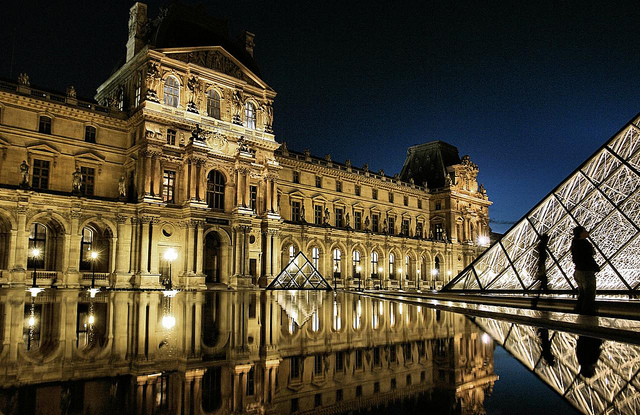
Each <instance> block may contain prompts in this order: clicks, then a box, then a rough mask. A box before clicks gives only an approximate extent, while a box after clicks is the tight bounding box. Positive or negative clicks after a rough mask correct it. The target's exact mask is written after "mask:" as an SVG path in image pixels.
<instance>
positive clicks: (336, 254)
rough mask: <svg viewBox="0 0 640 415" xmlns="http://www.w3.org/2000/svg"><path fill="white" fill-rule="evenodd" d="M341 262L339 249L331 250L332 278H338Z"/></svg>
mask: <svg viewBox="0 0 640 415" xmlns="http://www.w3.org/2000/svg"><path fill="white" fill-rule="evenodd" d="M341 260H342V252H341V251H340V250H339V249H334V250H333V277H334V278H340V271H341V269H342V267H341V264H340V261H341Z"/></svg>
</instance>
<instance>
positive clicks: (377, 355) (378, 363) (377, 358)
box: [373, 347, 382, 367]
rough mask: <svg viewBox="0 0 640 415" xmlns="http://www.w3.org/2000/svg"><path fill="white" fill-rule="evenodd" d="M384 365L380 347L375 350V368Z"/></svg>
mask: <svg viewBox="0 0 640 415" xmlns="http://www.w3.org/2000/svg"><path fill="white" fill-rule="evenodd" d="M381 365H382V359H380V347H374V348H373V366H374V367H378V366H381Z"/></svg>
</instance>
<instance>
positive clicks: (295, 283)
mask: <svg viewBox="0 0 640 415" xmlns="http://www.w3.org/2000/svg"><path fill="white" fill-rule="evenodd" d="M267 289H270V290H280V289H288V290H329V289H331V287H330V286H329V283H327V281H326V280H325V279H324V278H323V277H322V275H321V274H320V273H319V272H318V270H317V269H316V268H315V267H314V266H313V263H312V262H311V261H309V259H308V258H307V257H306V256H305V255H304V254H303V253H302V252H298V254H297V255H296V256H295V257H294V258H293V259H292V260H291V262H289V263H288V264H287V265H286V266H285V267H284V269H283V270H282V271H281V272H280V274H278V276H277V277H276V278H274V280H273V281H272V282H271V284H269V286H268V287H267Z"/></svg>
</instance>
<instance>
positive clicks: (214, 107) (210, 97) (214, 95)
mask: <svg viewBox="0 0 640 415" xmlns="http://www.w3.org/2000/svg"><path fill="white" fill-rule="evenodd" d="M207 115H208V116H209V117H213V118H215V119H216V120H219V119H220V94H218V91H216V90H215V89H211V90H209V92H207Z"/></svg>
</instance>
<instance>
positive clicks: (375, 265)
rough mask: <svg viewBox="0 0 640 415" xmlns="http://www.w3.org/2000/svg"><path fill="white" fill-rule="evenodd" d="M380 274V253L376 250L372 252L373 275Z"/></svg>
mask: <svg viewBox="0 0 640 415" xmlns="http://www.w3.org/2000/svg"><path fill="white" fill-rule="evenodd" d="M377 275H378V253H377V252H376V251H373V252H371V276H372V277H375V276H377Z"/></svg>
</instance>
